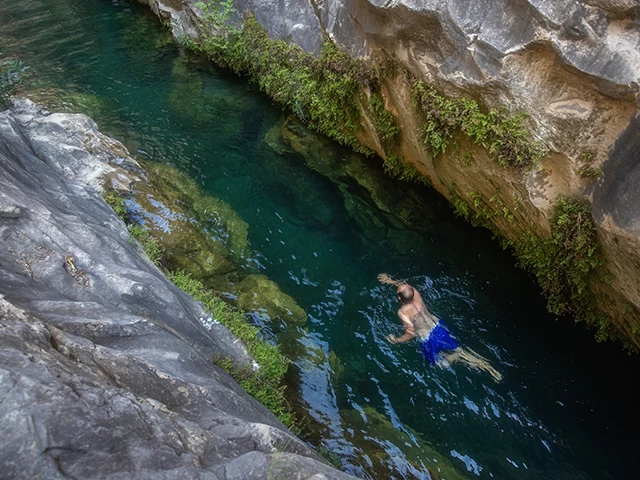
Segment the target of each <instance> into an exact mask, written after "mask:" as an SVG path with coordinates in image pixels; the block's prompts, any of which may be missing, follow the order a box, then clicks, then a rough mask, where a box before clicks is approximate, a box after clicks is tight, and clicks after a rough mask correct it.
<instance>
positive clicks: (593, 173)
mask: <svg viewBox="0 0 640 480" xmlns="http://www.w3.org/2000/svg"><path fill="white" fill-rule="evenodd" d="M578 175H580V176H581V177H582V178H597V177H598V176H600V169H599V168H597V167H592V166H590V165H585V166H583V167H580V170H578Z"/></svg>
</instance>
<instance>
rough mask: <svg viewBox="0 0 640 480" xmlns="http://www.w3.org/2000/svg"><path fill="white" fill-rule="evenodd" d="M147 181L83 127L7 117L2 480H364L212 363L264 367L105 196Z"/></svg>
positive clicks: (0, 341)
mask: <svg viewBox="0 0 640 480" xmlns="http://www.w3.org/2000/svg"><path fill="white" fill-rule="evenodd" d="M140 174H141V170H140V167H139V165H137V163H136V162H135V161H134V160H133V159H131V158H130V156H129V154H128V152H127V151H126V149H125V148H124V147H123V146H122V145H121V144H120V143H119V142H117V141H115V140H113V139H110V138H108V137H106V136H104V135H102V134H101V133H100V132H99V131H98V130H97V127H96V125H95V123H94V122H93V121H91V119H89V118H88V117H86V116H84V115H72V114H59V113H56V114H49V113H48V112H46V111H42V110H41V109H40V108H38V107H37V106H36V105H35V104H33V103H31V102H29V101H26V100H16V101H14V102H13V104H12V106H11V107H10V109H9V110H6V111H4V112H1V113H0V192H1V194H0V238H1V239H2V245H3V248H2V249H0V317H1V321H0V358H1V361H0V378H1V380H0V391H2V397H3V402H2V403H1V404H0V417H1V418H2V422H3V431H4V432H6V434H5V435H3V438H2V440H1V441H0V446H1V451H2V454H1V457H2V459H1V461H0V462H1V463H2V464H3V465H4V468H5V470H4V472H3V475H6V476H7V477H8V478H150V477H153V478H203V479H204V478H207V479H221V480H222V479H229V480H230V479H244V478H265V479H266V478H270V479H272V478H274V479H275V478H282V479H285V478H286V479H289V478H332V479H333V478H335V479H341V478H344V479H346V478H353V477H350V476H349V475H346V474H344V473H342V472H339V471H338V470H336V469H334V468H332V467H330V466H328V465H327V464H326V463H325V462H324V460H322V458H321V457H320V456H319V455H318V454H317V453H315V451H314V450H313V449H311V448H310V447H308V446H307V445H306V444H304V443H303V442H301V441H300V440H298V439H297V438H296V437H295V436H294V435H292V434H291V433H290V432H289V431H288V430H287V429H286V428H285V427H284V426H283V425H282V424H281V423H280V422H279V421H278V419H277V418H276V417H275V416H274V415H273V414H272V413H271V412H269V411H268V410H267V409H266V408H265V407H263V406H262V405H261V404H260V403H258V402H257V401H256V400H254V399H253V398H252V397H250V396H249V395H248V394H247V393H246V392H244V391H243V390H242V388H241V387H240V386H239V385H238V384H237V383H236V382H235V381H234V380H233V379H232V378H231V377H230V376H229V375H227V374H226V373H225V372H224V371H223V370H222V369H220V368H218V367H217V366H216V365H215V364H214V361H215V360H217V359H220V358H222V357H224V358H229V359H231V360H232V362H234V363H235V364H236V365H238V366H251V365H252V364H253V363H252V362H253V359H252V358H251V357H250V356H249V355H248V353H247V350H246V349H245V348H244V346H243V345H242V344H241V343H240V342H237V341H236V340H235V339H234V337H233V336H232V335H231V334H230V333H229V331H228V330H227V329H226V328H225V327H223V326H222V325H220V324H219V323H218V322H216V321H215V319H213V318H211V316H210V314H208V313H207V312H205V311H204V310H203V308H202V305H201V304H199V303H198V302H196V301H194V300H193V299H192V298H191V297H189V296H188V295H187V294H185V293H184V292H182V291H181V290H180V289H178V288H177V287H175V286H174V285H173V284H172V283H171V282H170V281H169V280H167V279H166V278H165V276H164V275H163V273H162V272H161V271H160V270H159V269H158V268H157V267H156V266H154V265H153V264H152V263H151V262H150V261H149V260H148V259H147V258H146V257H145V256H144V254H141V252H140V248H139V247H138V246H137V245H136V243H135V242H132V241H131V239H130V235H129V232H128V230H127V228H126V226H125V224H124V223H123V222H122V221H121V220H120V219H119V218H118V216H117V215H116V214H115V213H114V211H113V210H112V209H111V208H110V207H109V206H108V205H107V204H106V203H105V202H104V200H103V199H102V198H101V197H100V194H99V189H100V188H101V185H102V184H103V183H104V181H105V178H108V179H109V180H110V181H111V182H112V183H113V184H114V185H117V184H121V186H122V187H123V188H127V187H128V185H129V182H131V180H132V178H134V177H136V176H137V175H140Z"/></svg>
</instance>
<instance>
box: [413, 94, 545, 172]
mask: <svg viewBox="0 0 640 480" xmlns="http://www.w3.org/2000/svg"><path fill="white" fill-rule="evenodd" d="M413 101H414V104H415V105H416V106H417V107H418V108H419V109H420V111H421V112H422V114H423V116H424V123H423V127H422V133H423V135H424V144H425V145H426V146H427V147H428V148H429V149H430V150H431V152H432V153H433V154H434V155H437V154H438V153H444V152H446V151H447V147H448V146H449V144H450V142H451V140H452V139H453V137H454V135H455V134H456V133H457V132H462V133H464V134H466V135H467V136H469V138H471V139H472V140H473V141H474V142H475V143H476V144H478V145H481V146H482V147H484V148H486V149H487V150H488V151H489V153H491V154H492V155H495V157H496V159H497V161H498V164H499V165H501V166H503V167H525V166H531V165H533V164H534V163H535V162H536V160H538V159H539V158H540V157H541V156H542V155H543V153H544V149H543V147H542V145H541V143H539V142H536V141H534V140H533V138H532V136H531V134H530V133H529V131H528V130H527V129H526V128H525V126H524V119H525V118H526V116H525V115H524V114H521V113H519V114H516V115H513V116H509V115H508V114H507V112H506V110H505V109H504V108H503V109H497V110H491V111H490V112H489V113H483V112H482V111H481V110H480V106H479V105H478V104H477V103H476V102H475V101H473V100H469V99H466V98H460V99H452V98H447V97H445V96H444V95H441V94H440V93H438V92H437V90H436V89H435V88H433V87H432V86H430V85H427V84H425V83H424V82H422V81H415V82H414V83H413Z"/></svg>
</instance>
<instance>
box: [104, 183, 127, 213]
mask: <svg viewBox="0 0 640 480" xmlns="http://www.w3.org/2000/svg"><path fill="white" fill-rule="evenodd" d="M102 198H103V199H104V201H105V202H107V205H109V206H110V207H111V208H112V209H113V211H114V212H116V215H118V216H119V217H120V218H122V219H123V220H125V219H126V216H127V207H126V206H125V204H124V198H122V197H121V196H120V195H118V192H116V191H115V190H112V189H110V190H104V191H103V192H102Z"/></svg>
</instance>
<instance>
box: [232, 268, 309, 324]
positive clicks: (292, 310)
mask: <svg viewBox="0 0 640 480" xmlns="http://www.w3.org/2000/svg"><path fill="white" fill-rule="evenodd" d="M238 290H239V292H240V294H239V295H238V306H239V307H240V308H241V309H243V310H247V311H249V310H252V311H263V312H264V313H266V314H267V315H268V316H269V318H270V319H271V320H276V319H280V320H283V321H285V322H286V323H292V324H294V325H300V326H302V325H304V324H305V323H306V322H307V313H306V312H305V311H304V310H303V309H302V308H301V307H300V306H299V305H298V304H297V303H296V301H295V300H294V299H293V298H292V297H290V296H289V295H287V294H286V293H284V292H283V291H282V290H280V287H278V284H277V283H275V282H274V281H273V280H270V279H269V278H268V277H267V276H266V275H248V276H247V277H245V278H244V280H242V282H240V284H239V285H238Z"/></svg>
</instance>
